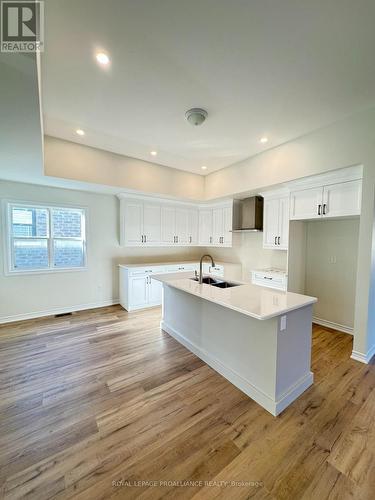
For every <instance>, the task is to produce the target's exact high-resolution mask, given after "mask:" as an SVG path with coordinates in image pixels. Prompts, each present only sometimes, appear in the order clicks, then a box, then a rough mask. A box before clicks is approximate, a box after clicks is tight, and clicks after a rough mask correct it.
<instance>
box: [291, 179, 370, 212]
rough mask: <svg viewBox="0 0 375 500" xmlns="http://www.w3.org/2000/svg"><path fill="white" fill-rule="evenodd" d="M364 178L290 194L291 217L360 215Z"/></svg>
mask: <svg viewBox="0 0 375 500" xmlns="http://www.w3.org/2000/svg"><path fill="white" fill-rule="evenodd" d="M361 198H362V180H361V179H356V180H351V181H347V182H339V183H335V184H328V185H325V186H321V187H314V188H308V189H300V190H298V191H292V192H291V194H290V219H291V220H304V219H322V218H329V217H348V216H353V215H360V213H361Z"/></svg>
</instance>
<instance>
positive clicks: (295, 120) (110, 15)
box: [42, 0, 375, 174]
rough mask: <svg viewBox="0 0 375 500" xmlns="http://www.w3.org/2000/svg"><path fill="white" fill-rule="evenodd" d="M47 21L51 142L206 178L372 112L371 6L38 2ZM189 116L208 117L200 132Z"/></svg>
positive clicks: (300, 1)
mask: <svg viewBox="0 0 375 500" xmlns="http://www.w3.org/2000/svg"><path fill="white" fill-rule="evenodd" d="M45 11H46V43H45V47H46V49H45V53H44V54H43V57H42V75H43V79H42V82H43V86H42V95H43V111H44V126H45V133H47V134H49V135H52V136H55V137H60V138H63V139H68V140H71V141H75V142H80V143H83V144H87V145H90V146H95V147H97V148H101V149H104V150H109V151H113V152H116V153H120V154H124V155H127V156H132V157H136V158H141V159H144V160H148V161H154V162H155V161H156V162H157V163H160V164H162V165H167V166H170V167H174V168H178V169H183V170H187V171H191V172H195V173H199V174H208V173H210V172H213V171H215V170H218V169H221V168H223V167H226V166H228V165H230V164H232V163H235V162H237V161H239V160H242V159H244V158H246V157H249V156H252V155H255V154H257V153H259V152H261V151H264V150H266V149H268V148H272V147H275V146H277V145H279V144H281V143H284V142H286V141H289V140H292V139H294V138H296V137H298V136H300V135H303V134H306V133H308V132H310V131H312V130H315V129H317V128H320V127H323V126H325V125H328V124H330V123H333V122H335V121H337V120H339V119H341V118H343V117H345V116H347V115H350V114H352V113H354V112H356V111H359V110H362V109H365V108H367V107H370V106H373V105H374V104H375V58H374V47H375V30H374V26H373V25H374V19H375V2H374V0H356V1H353V0H330V1H327V0H314V1H311V0H283V1H282V2H281V1H277V0H252V1H249V0H186V1H182V0H180V1H176V0H105V1H103V0H100V1H98V0H64V1H63V2H62V1H61V0H47V1H46V8H45ZM99 50H104V51H107V52H108V54H109V55H110V58H111V63H110V65H109V67H108V68H106V69H105V70H104V69H103V68H101V67H99V65H98V64H97V63H96V60H95V53H96V52H97V51H99ZM191 107H203V108H205V109H206V110H207V111H208V114H209V115H208V118H207V120H206V122H205V123H204V124H203V125H201V126H200V127H193V126H191V125H190V124H188V122H187V121H186V120H185V118H184V113H185V111H186V110H187V109H189V108H191ZM77 128H81V129H83V130H84V131H85V136H84V137H79V136H78V135H77V134H76V133H75V130H76V129H77ZM262 136H267V137H268V138H269V141H268V143H267V144H261V143H260V142H259V139H260V138H261V137H262ZM151 150H157V151H158V155H157V156H156V157H152V156H150V151H151ZM202 165H206V166H207V167H208V168H207V170H206V171H202V170H201V166H202Z"/></svg>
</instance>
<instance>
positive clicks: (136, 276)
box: [119, 262, 199, 311]
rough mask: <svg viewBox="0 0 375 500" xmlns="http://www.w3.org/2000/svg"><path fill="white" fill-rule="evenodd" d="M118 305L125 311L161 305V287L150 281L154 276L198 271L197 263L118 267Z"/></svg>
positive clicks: (159, 284)
mask: <svg viewBox="0 0 375 500" xmlns="http://www.w3.org/2000/svg"><path fill="white" fill-rule="evenodd" d="M119 269H120V279H119V292H120V293H119V295H120V304H121V305H122V307H123V308H124V309H126V310H127V311H135V310H137V309H144V308H146V307H154V306H158V305H160V304H161V303H162V295H163V293H162V292H163V286H162V283H161V282H160V281H156V280H153V279H152V276H153V275H154V274H161V273H179V272H181V273H182V272H187V271H195V270H197V271H198V269H199V263H198V262H197V263H195V262H189V263H181V264H170V265H162V266H139V267H134V266H129V267H127V266H122V265H120V266H119Z"/></svg>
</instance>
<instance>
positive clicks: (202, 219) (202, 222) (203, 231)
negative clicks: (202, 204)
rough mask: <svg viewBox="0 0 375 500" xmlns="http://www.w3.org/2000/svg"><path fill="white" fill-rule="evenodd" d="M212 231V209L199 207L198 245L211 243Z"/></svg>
mask: <svg viewBox="0 0 375 500" xmlns="http://www.w3.org/2000/svg"><path fill="white" fill-rule="evenodd" d="M212 233H213V220H212V209H211V208H201V209H200V210H199V245H211V244H212V243H213V234H212Z"/></svg>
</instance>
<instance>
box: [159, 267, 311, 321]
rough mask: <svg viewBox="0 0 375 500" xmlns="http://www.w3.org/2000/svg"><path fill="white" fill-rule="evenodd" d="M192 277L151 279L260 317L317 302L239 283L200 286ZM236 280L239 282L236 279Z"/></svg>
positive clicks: (306, 297) (272, 316)
mask: <svg viewBox="0 0 375 500" xmlns="http://www.w3.org/2000/svg"><path fill="white" fill-rule="evenodd" d="M192 277H194V273H192V272H186V273H170V274H156V275H154V276H153V277H152V279H156V280H158V281H161V282H162V283H164V284H166V285H168V286H171V287H173V288H177V289H178V290H182V291H184V292H186V293H190V294H191V295H195V296H197V297H200V298H201V299H204V300H208V301H210V302H214V303H215V304H219V305H221V306H223V307H227V308H228V309H233V310H234V311H238V312H239V313H242V314H246V315H247V316H251V317H252V318H256V319H260V320H265V319H270V318H274V317H276V316H281V315H282V314H285V313H287V312H289V311H293V310H295V309H300V308H301V307H304V306H307V305H311V304H314V303H315V302H317V299H316V298H315V297H308V296H307V295H300V294H297V293H292V292H283V291H279V290H273V289H268V288H263V287H259V286H256V285H252V284H249V283H243V282H242V283H241V285H240V286H235V287H232V288H217V287H214V286H211V285H206V284H202V285H200V284H199V283H198V282H196V281H193V280H191V279H189V278H192ZM237 283H239V282H238V281H237Z"/></svg>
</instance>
